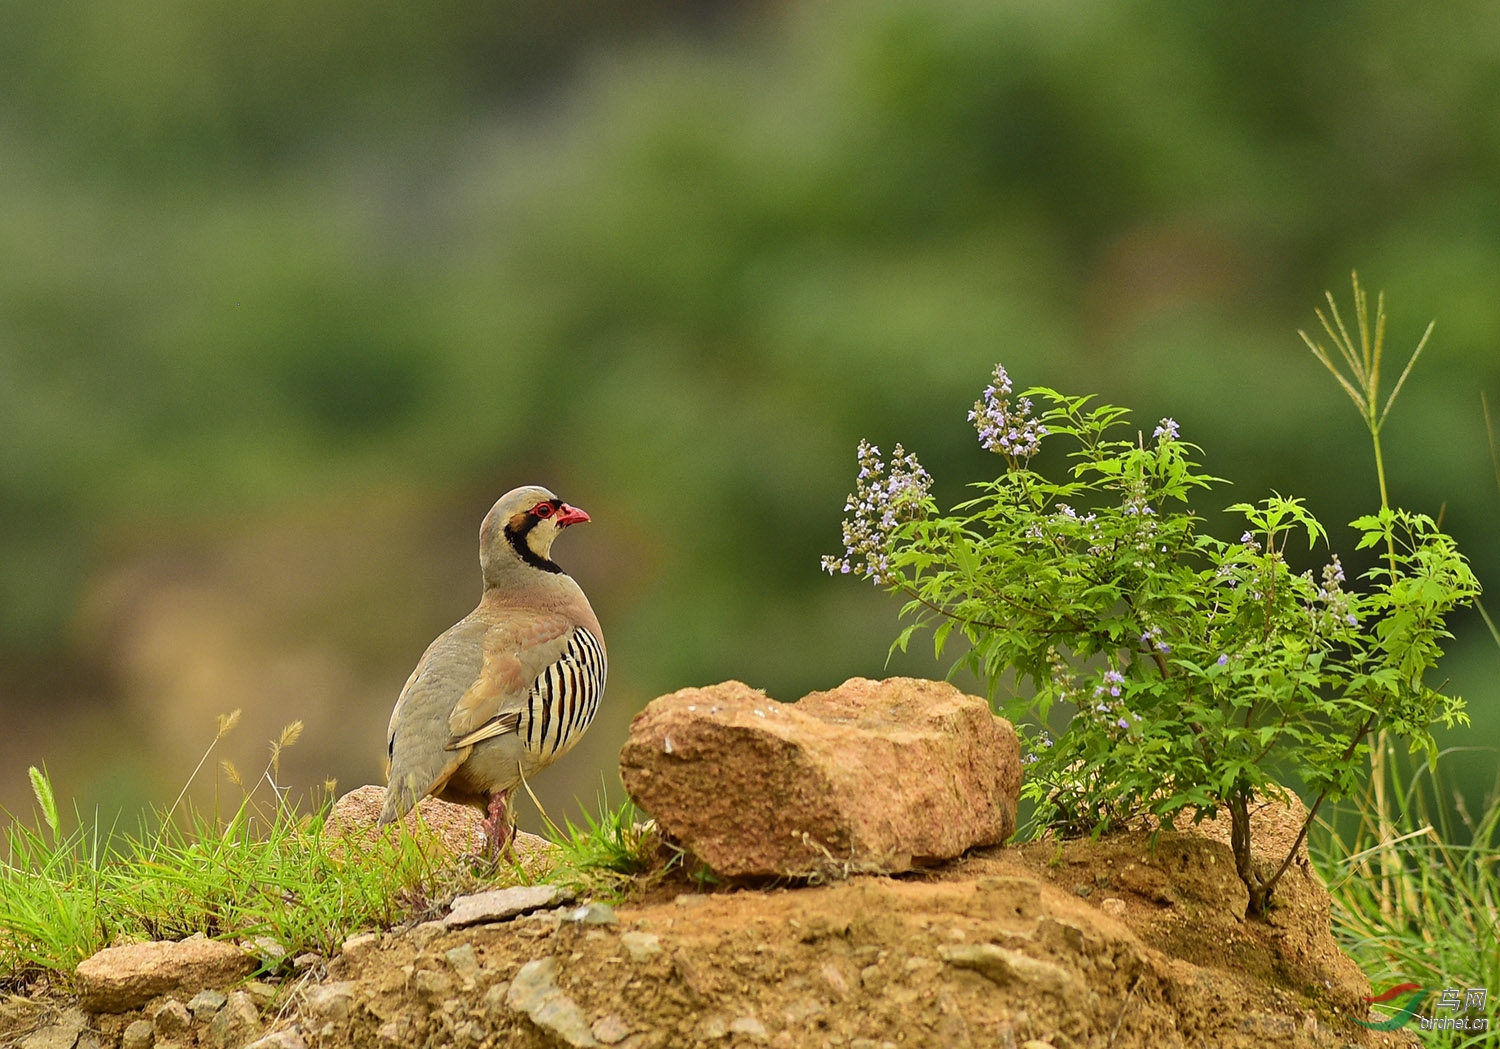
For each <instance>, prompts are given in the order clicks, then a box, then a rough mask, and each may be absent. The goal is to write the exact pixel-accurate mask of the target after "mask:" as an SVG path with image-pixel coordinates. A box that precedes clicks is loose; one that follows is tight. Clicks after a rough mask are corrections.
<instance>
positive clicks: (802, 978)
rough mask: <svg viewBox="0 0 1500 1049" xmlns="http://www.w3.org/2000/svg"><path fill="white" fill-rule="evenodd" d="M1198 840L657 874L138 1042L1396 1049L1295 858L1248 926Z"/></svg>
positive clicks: (4, 1030)
mask: <svg viewBox="0 0 1500 1049" xmlns="http://www.w3.org/2000/svg"><path fill="white" fill-rule="evenodd" d="M1285 816H1286V814H1285V813H1281V814H1279V815H1275V814H1273V815H1272V816H1265V815H1263V816H1262V817H1261V825H1260V826H1258V827H1257V835H1258V839H1257V840H1260V841H1263V842H1266V843H1267V844H1268V845H1270V846H1271V847H1270V848H1268V850H1267V858H1269V856H1270V854H1271V853H1272V852H1273V851H1275V843H1277V842H1280V843H1281V844H1283V845H1289V844H1290V841H1291V834H1292V831H1291V826H1292V824H1291V821H1290V820H1289V819H1285V818H1283V817H1285ZM1206 826H1207V829H1206V830H1205V831H1204V832H1202V833H1200V832H1196V831H1195V832H1184V833H1175V832H1166V831H1163V832H1161V833H1159V834H1157V835H1155V837H1154V839H1153V836H1152V835H1151V834H1148V833H1145V832H1138V833H1131V834H1124V835H1119V836H1114V837H1110V838H1106V839H1103V840H1101V841H1099V842H1089V841H1076V842H1066V843H1060V844H1059V843H1055V842H1054V843H1043V844H1036V845H1031V846H1025V847H997V848H992V849H988V850H981V851H977V852H974V853H970V854H969V855H967V856H965V857H963V858H961V859H959V860H957V861H954V862H951V863H948V864H946V865H944V866H942V867H939V868H935V869H930V870H926V871H921V872H916V873H913V874H908V875H904V876H901V877H895V878H893V877H875V876H862V877H856V878H852V879H849V880H847V881H842V882H837V883H832V884H825V885H813V886H807V885H802V886H770V887H766V886H761V887H752V888H745V887H739V888H722V887H720V888H716V889H715V890H714V891H712V892H708V893H702V892H699V891H697V889H696V888H695V886H694V885H693V884H692V883H691V882H690V881H688V880H686V879H685V878H682V877H681V876H680V875H671V876H667V877H664V878H660V879H658V880H657V881H656V882H655V883H654V884H652V885H651V886H650V887H649V888H646V889H643V890H642V891H640V892H639V893H638V894H637V896H636V897H635V898H633V899H631V900H630V901H628V902H625V903H621V904H619V905H618V906H617V908H616V909H615V914H614V916H615V918H616V919H617V920H616V921H615V922H614V923H612V924H590V923H588V922H583V921H577V920H572V919H574V918H576V917H577V913H576V911H577V909H576V908H572V907H570V908H563V909H560V910H558V911H553V912H546V913H542V914H534V915H529V916H526V917H523V918H520V919H517V920H514V921H511V922H507V923H502V924H492V925H482V926H476V927H472V928H463V929H448V928H445V927H444V926H442V925H441V924H440V923H437V922H428V923H426V924H423V925H418V926H416V927H414V928H411V929H407V930H404V931H397V932H390V933H385V934H381V935H379V936H378V937H375V938H371V939H367V940H365V941H363V944H362V949H361V950H357V951H356V950H354V949H353V947H352V946H351V948H350V949H349V950H347V951H346V952H345V953H344V954H343V955H340V956H339V957H337V958H334V959H332V960H331V961H329V962H328V963H327V964H326V966H325V965H319V966H317V967H315V968H314V969H313V970H312V972H310V973H306V974H303V975H301V976H298V977H295V978H291V977H289V978H287V979H286V980H285V981H284V982H283V983H282V984H281V985H280V987H279V988H277V989H276V992H275V997H274V998H273V999H272V1000H270V1001H269V1002H266V1003H265V1004H264V1005H263V1007H261V1008H260V1011H259V1022H258V1024H257V1025H256V1026H255V1027H254V1028H253V1030H240V1031H230V1030H228V1029H226V1028H224V1027H223V1025H221V1026H220V1029H219V1030H218V1031H217V1033H215V1032H214V1031H212V1030H210V1028H208V1027H207V1026H204V1025H200V1024H195V1025H193V1026H192V1027H191V1028H190V1029H189V1030H187V1031H186V1032H179V1033H175V1034H174V1035H173V1036H172V1038H171V1039H170V1040H165V1039H159V1040H157V1042H156V1045H157V1047H158V1049H166V1047H167V1046H168V1045H177V1046H183V1047H187V1046H191V1045H194V1044H197V1045H204V1046H212V1045H219V1044H224V1045H239V1044H245V1043H246V1042H249V1041H253V1040H254V1038H258V1037H264V1036H265V1035H266V1034H268V1033H274V1032H276V1031H284V1032H289V1031H291V1030H292V1029H293V1028H296V1029H297V1031H299V1032H300V1037H301V1039H302V1040H303V1042H305V1044H306V1046H308V1047H309V1049H345V1047H366V1046H413V1047H417V1046H421V1047H434V1049H436V1047H440V1046H456V1047H470V1046H473V1047H476V1049H489V1047H496V1049H499V1047H505V1049H533V1047H542V1046H554V1045H567V1044H585V1045H586V1044H611V1045H619V1046H623V1047H627V1049H646V1047H653V1049H665V1047H677V1046H694V1047H696V1046H713V1047H722V1049H738V1047H747V1049H748V1047H753V1046H772V1047H801V1046H837V1047H846V1049H882V1047H886V1049H888V1047H892V1046H894V1047H900V1049H907V1047H926V1046H931V1047H964V1046H973V1047H989V1046H999V1047H1016V1049H1045V1047H1049V1046H1050V1047H1052V1049H1084V1047H1089V1049H1106V1047H1111V1046H1121V1047H1124V1046H1147V1047H1176V1046H1184V1047H1185V1046H1193V1047H1198V1046H1224V1047H1230V1049H1238V1047H1245V1049H1251V1047H1253V1049H1265V1047H1269V1046H1296V1047H1330V1049H1341V1047H1345V1046H1362V1047H1363V1046H1371V1047H1373V1046H1414V1045H1416V1044H1418V1043H1417V1042H1416V1041H1415V1039H1414V1038H1412V1037H1411V1036H1410V1035H1407V1034H1404V1033H1401V1032H1395V1033H1389V1034H1384V1033H1377V1032H1372V1031H1369V1030H1366V1029H1365V1028H1363V1027H1361V1026H1359V1025H1358V1024H1357V1023H1355V1022H1354V1017H1360V1018H1364V1017H1366V1015H1367V1008H1366V1005H1365V1003H1364V1001H1363V998H1364V997H1365V996H1367V995H1369V994H1370V993H1371V992H1370V989H1369V985H1368V983H1367V981H1366V980H1365V979H1364V977H1363V976H1362V975H1361V974H1360V973H1359V971H1358V969H1357V968H1356V967H1355V966H1354V965H1353V963H1352V962H1350V961H1349V960H1348V959H1347V958H1346V957H1345V956H1344V955H1343V954H1341V953H1340V952H1339V951H1338V949H1337V946H1336V944H1335V943H1334V941H1333V939H1332V936H1331V935H1330V932H1329V918H1328V897H1327V894H1326V893H1325V892H1324V890H1323V887H1322V885H1321V884H1320V883H1319V881H1318V879H1317V876H1316V874H1314V873H1313V872H1312V870H1311V868H1310V867H1309V866H1308V865H1307V864H1306V862H1305V859H1304V860H1303V861H1302V862H1298V863H1295V864H1294V865H1293V866H1292V867H1291V868H1289V870H1288V872H1287V874H1286V876H1285V877H1284V878H1283V880H1282V883H1281V885H1280V886H1279V888H1278V890H1277V897H1276V899H1277V903H1276V906H1275V908H1274V909H1273V911H1272V912H1271V914H1270V915H1269V917H1268V919H1267V920H1264V921H1256V920H1249V919H1246V918H1245V917H1244V911H1245V902H1246V896H1245V890H1244V887H1243V886H1242V885H1241V883H1240V882H1239V880H1238V878H1237V877H1236V876H1235V874H1234V868H1233V863H1232V859H1231V856H1230V853H1229V849H1228V846H1227V845H1226V844H1225V843H1224V840H1223V839H1224V838H1225V837H1226V836H1227V828H1222V829H1216V828H1214V827H1213V826H1211V825H1206ZM1221 831H1222V832H1221ZM1281 855H1285V852H1284V851H1283V852H1282V853H1281ZM599 916H600V915H599V914H598V912H597V909H596V912H595V914H594V917H595V918H596V919H597V918H598V917H599ZM632 934H633V935H632ZM642 934H647V935H642ZM653 936H654V937H655V940H653V939H652V937H653ZM471 952H472V953H471ZM545 958H551V959H554V962H555V980H556V984H557V986H558V987H559V988H560V990H561V992H563V993H565V994H566V995H567V997H568V998H569V999H571V1003H568V1004H569V1005H571V1006H572V1007H575V1008H574V1009H573V1014H572V1015H573V1016H574V1018H575V1019H576V1020H577V1021H578V1022H579V1023H580V1024H581V1026H578V1025H576V1024H575V1027H576V1030H575V1033H574V1034H573V1035H572V1036H571V1037H572V1038H573V1041H571V1042H569V1041H568V1040H566V1037H565V1036H564V1035H561V1034H559V1033H557V1032H558V1031H560V1030H564V1029H565V1027H566V1024H562V1025H561V1026H559V1025H557V1024H554V1025H553V1026H552V1027H551V1028H549V1027H546V1026H540V1025H539V1024H538V1022H537V1021H536V1020H534V1019H533V1018H532V1017H533V1016H535V1017H538V1018H543V1014H542V1013H541V1012H535V1011H534V1012H532V1013H531V1015H528V1014H527V1013H526V1012H522V1011H518V1010H517V1009H516V1008H514V1005H515V995H513V994H511V993H510V991H511V988H512V984H513V983H515V982H518V981H517V979H516V978H517V975H518V973H519V972H520V970H521V967H522V966H523V965H525V964H526V963H527V962H530V961H533V960H537V959H545ZM335 981H346V982H347V983H346V985H345V986H344V988H343V989H344V990H345V991H347V995H346V997H345V998H344V1000H343V1004H342V1005H341V1006H334V1007H330V1006H329V1005H328V1004H327V1001H326V1000H325V1001H324V1003H323V1004H322V1005H317V1004H316V994H310V992H312V991H313V989H314V988H315V987H316V986H318V984H320V983H321V984H323V985H325V986H329V985H331V983H332V982H335ZM523 981H524V978H523ZM261 993H262V995H264V991H262V992H261ZM508 1000H509V1001H508ZM163 1004H164V1003H163V1002H161V1001H158V1002H154V1003H152V1004H151V1005H148V1006H147V1007H146V1008H145V1009H142V1010H139V1011H136V1012H133V1013H128V1014H123V1015H119V1016H100V1017H93V1018H89V1020H90V1022H89V1028H88V1031H86V1032H85V1036H84V1037H87V1038H92V1039H93V1041H92V1042H90V1043H88V1044H97V1045H99V1046H101V1047H106V1049H107V1047H111V1046H118V1045H120V1044H121V1041H122V1038H123V1034H124V1032H125V1030H126V1027H127V1025H128V1024H130V1023H131V1022H132V1021H140V1020H142V1019H150V1018H151V1017H153V1016H154V1015H155V1014H156V1012H157V1011H158V1010H160V1009H161V1008H162V1007H163ZM554 1004H555V1003H554ZM67 1006H68V1003H67V1001H66V1000H61V999H54V1000H52V1001H41V1002H24V1003H23V1002H12V1003H11V1004H10V1005H9V1006H8V1007H6V1008H5V1009H0V1045H26V1044H27V1043H26V1042H25V1041H24V1039H26V1038H27V1037H28V1032H40V1031H44V1030H46V1029H47V1028H46V1025H47V1024H49V1023H51V1024H56V1023H58V1018H59V1016H65V1015H66V1009H67ZM555 1011H556V1010H555V1009H554V1012H555ZM179 1015H180V1013H179ZM145 1026H146V1025H144V1024H140V1025H138V1027H137V1028H136V1031H137V1037H139V1035H140V1033H141V1030H142V1028H144V1027H145ZM590 1028H591V1030H592V1033H590ZM53 1029H56V1028H55V1027H54V1028H53ZM31 1037H36V1035H35V1034H32V1035H31ZM287 1037H291V1036H290V1035H288V1036H287ZM49 1044H50V1043H49ZM72 1044H73V1043H69V1045H70V1046H71V1045H72ZM284 1044H286V1045H289V1046H291V1045H296V1044H300V1043H296V1042H292V1041H288V1042H286V1043H284ZM77 1045H78V1046H80V1047H85V1041H84V1040H83V1039H82V1038H81V1039H80V1040H79V1041H78V1043H77Z"/></svg>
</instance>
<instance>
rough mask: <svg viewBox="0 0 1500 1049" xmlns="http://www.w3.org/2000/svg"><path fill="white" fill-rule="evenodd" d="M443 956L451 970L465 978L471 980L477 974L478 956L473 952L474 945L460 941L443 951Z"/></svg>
mask: <svg viewBox="0 0 1500 1049" xmlns="http://www.w3.org/2000/svg"><path fill="white" fill-rule="evenodd" d="M443 957H444V958H446V959H447V960H448V964H449V965H450V966H451V967H452V969H453V971H454V972H455V973H457V974H458V975H459V977H460V978H462V979H465V980H472V979H474V978H475V977H476V976H478V975H479V957H478V956H477V955H476V954H475V953H474V945H473V944H471V943H461V944H459V945H458V946H457V947H454V948H452V949H450V950H447V951H444V952H443Z"/></svg>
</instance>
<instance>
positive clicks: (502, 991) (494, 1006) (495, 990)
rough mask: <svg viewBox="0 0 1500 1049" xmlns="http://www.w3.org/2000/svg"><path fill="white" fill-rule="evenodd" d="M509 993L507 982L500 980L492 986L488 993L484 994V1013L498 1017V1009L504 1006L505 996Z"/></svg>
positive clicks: (508, 983)
mask: <svg viewBox="0 0 1500 1049" xmlns="http://www.w3.org/2000/svg"><path fill="white" fill-rule="evenodd" d="M509 991H510V981H509V980H501V981H500V982H499V983H497V984H494V985H492V986H491V987H490V989H489V990H488V991H485V992H484V1011H485V1012H487V1013H489V1014H490V1015H491V1016H499V1015H500V1009H501V1008H502V1007H503V1006H504V1005H505V996H506V994H508V993H509Z"/></svg>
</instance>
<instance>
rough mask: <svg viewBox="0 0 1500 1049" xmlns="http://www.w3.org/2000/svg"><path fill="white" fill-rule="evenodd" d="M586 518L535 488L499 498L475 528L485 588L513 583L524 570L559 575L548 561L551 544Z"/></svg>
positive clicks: (554, 564) (577, 510) (535, 486)
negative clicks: (482, 521) (570, 527)
mask: <svg viewBox="0 0 1500 1049" xmlns="http://www.w3.org/2000/svg"><path fill="white" fill-rule="evenodd" d="M588 519H589V515H588V514H586V513H584V512H583V511H582V510H580V509H578V507H576V506H569V505H568V504H567V503H565V502H563V501H562V500H561V499H559V498H558V497H557V496H555V495H553V494H552V493H551V492H549V491H548V490H547V489H545V488H542V487H541V486H539V485H527V486H525V487H523V488H514V489H512V490H511V491H509V492H506V493H505V494H504V495H502V496H501V497H500V498H499V499H498V500H497V501H496V502H495V505H494V506H492V507H491V508H490V512H489V513H488V514H486V515H485V518H484V523H483V524H482V525H480V526H479V567H480V569H481V570H483V572H484V582H485V585H486V586H495V585H499V584H500V583H502V582H504V581H506V580H507V579H513V578H514V573H515V572H517V571H521V570H524V568H526V567H530V568H532V569H536V570H539V571H543V572H557V573H561V572H562V569H561V568H560V567H558V565H557V563H556V562H555V561H553V560H552V541H553V540H554V539H556V538H557V535H558V533H559V532H561V531H562V530H563V529H564V528H566V527H568V525H572V524H581V523H583V522H584V521H587V520H588Z"/></svg>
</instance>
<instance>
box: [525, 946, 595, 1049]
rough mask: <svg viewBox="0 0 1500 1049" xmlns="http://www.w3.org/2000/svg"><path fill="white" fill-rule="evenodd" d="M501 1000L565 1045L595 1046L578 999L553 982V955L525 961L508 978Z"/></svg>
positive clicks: (581, 1047)
mask: <svg viewBox="0 0 1500 1049" xmlns="http://www.w3.org/2000/svg"><path fill="white" fill-rule="evenodd" d="M505 1004H506V1005H508V1006H510V1007H511V1008H512V1009H514V1010H515V1011H516V1012H523V1013H525V1014H526V1015H527V1016H529V1017H531V1022H532V1023H534V1024H536V1025H537V1026H538V1027H540V1028H542V1029H543V1030H544V1031H546V1032H548V1033H549V1034H551V1035H552V1036H553V1037H554V1038H556V1039H558V1040H559V1041H561V1042H562V1043H563V1044H565V1045H570V1046H575V1047H578V1049H585V1047H591V1046H597V1045H598V1044H599V1042H598V1040H597V1039H595V1038H594V1035H593V1032H592V1031H590V1030H589V1022H588V1020H587V1019H586V1018H585V1017H584V1015H583V1010H581V1009H579V1008H578V1003H577V1002H575V1001H573V999H572V998H570V997H568V995H566V994H564V993H563V991H562V989H561V988H560V987H558V986H557V959H555V958H540V959H537V960H536V961H530V962H527V963H526V964H525V965H523V966H521V969H520V971H519V972H518V973H516V976H515V979H513V980H511V982H510V990H509V991H507V992H506V994H505Z"/></svg>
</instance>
